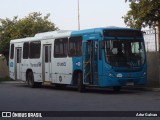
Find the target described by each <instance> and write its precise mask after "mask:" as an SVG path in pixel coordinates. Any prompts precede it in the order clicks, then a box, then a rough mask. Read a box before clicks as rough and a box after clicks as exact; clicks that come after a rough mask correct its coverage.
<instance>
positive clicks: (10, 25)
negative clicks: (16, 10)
mask: <svg viewBox="0 0 160 120" xmlns="http://www.w3.org/2000/svg"><path fill="white" fill-rule="evenodd" d="M49 16H50V14H47V15H46V16H44V17H43V16H42V14H41V13H37V12H33V13H30V14H29V15H28V16H27V17H25V18H22V19H18V17H17V16H15V17H13V19H9V18H6V19H0V53H1V54H3V55H4V56H5V57H6V59H7V60H8V56H9V43H10V40H12V39H18V38H24V37H32V36H34V35H35V34H36V33H40V32H47V31H54V30H57V29H58V28H57V27H55V24H54V23H52V22H50V21H49V20H48V18H49Z"/></svg>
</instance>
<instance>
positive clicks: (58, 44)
mask: <svg viewBox="0 0 160 120" xmlns="http://www.w3.org/2000/svg"><path fill="white" fill-rule="evenodd" d="M67 51H68V38H63V39H55V43H54V57H55V58H64V57H67Z"/></svg>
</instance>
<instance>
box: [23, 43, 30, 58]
mask: <svg viewBox="0 0 160 120" xmlns="http://www.w3.org/2000/svg"><path fill="white" fill-rule="evenodd" d="M28 57H29V42H25V43H24V44H23V59H28Z"/></svg>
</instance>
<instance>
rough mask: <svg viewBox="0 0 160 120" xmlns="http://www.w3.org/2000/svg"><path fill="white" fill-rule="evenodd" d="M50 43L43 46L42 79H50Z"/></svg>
mask: <svg viewBox="0 0 160 120" xmlns="http://www.w3.org/2000/svg"><path fill="white" fill-rule="evenodd" d="M51 48H52V46H51V44H47V45H44V46H43V62H42V63H43V81H48V82H49V81H51V79H52V71H51V70H52V69H51V66H52V65H51Z"/></svg>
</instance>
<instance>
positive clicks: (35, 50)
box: [29, 41, 41, 58]
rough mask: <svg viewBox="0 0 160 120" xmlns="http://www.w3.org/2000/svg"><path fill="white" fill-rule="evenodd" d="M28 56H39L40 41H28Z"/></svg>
mask: <svg viewBox="0 0 160 120" xmlns="http://www.w3.org/2000/svg"><path fill="white" fill-rule="evenodd" d="M29 47H30V55H29V57H30V58H40V53H41V42H40V41H34V42H31V43H30V46H29Z"/></svg>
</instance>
